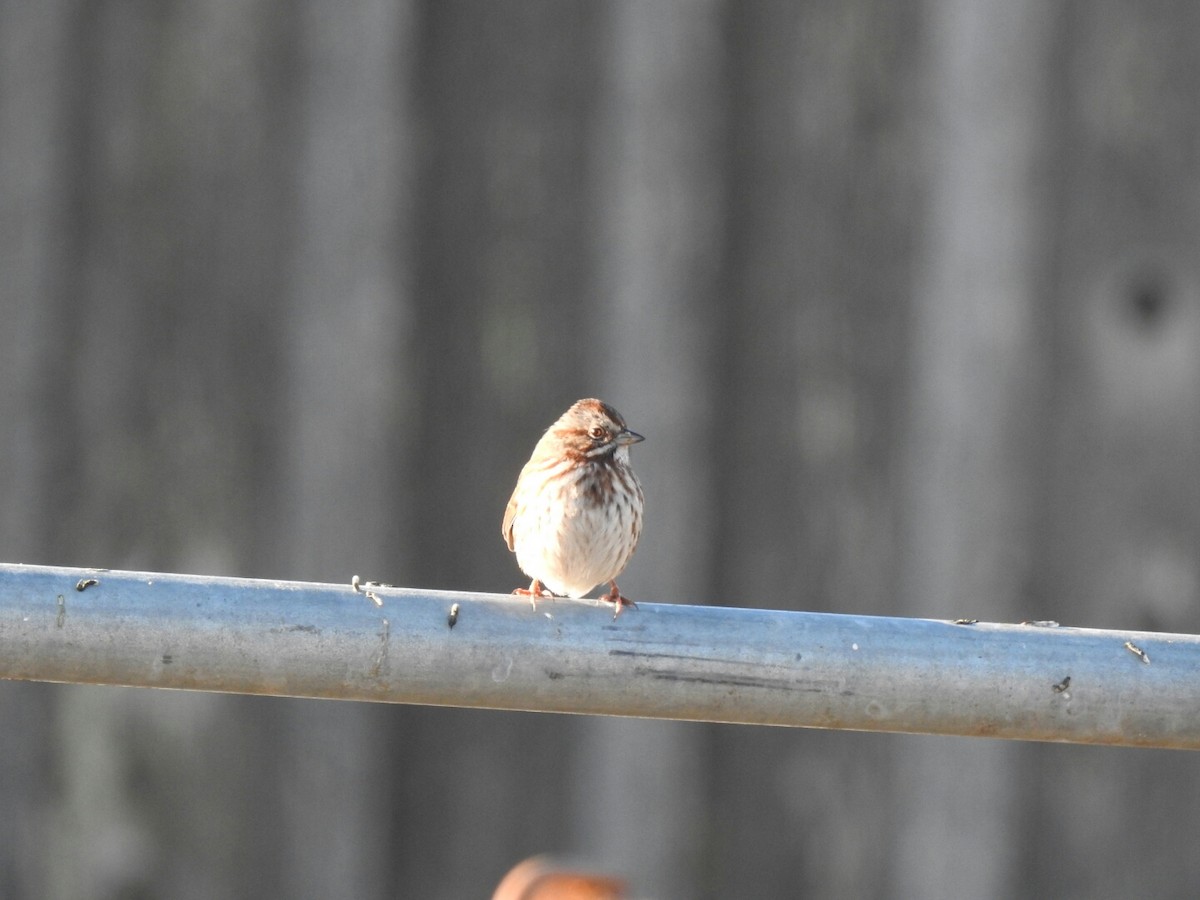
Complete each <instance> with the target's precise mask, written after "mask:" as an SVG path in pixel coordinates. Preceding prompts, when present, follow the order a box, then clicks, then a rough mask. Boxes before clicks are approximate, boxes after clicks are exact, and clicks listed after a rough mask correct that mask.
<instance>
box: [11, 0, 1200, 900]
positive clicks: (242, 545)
mask: <svg viewBox="0 0 1200 900" xmlns="http://www.w3.org/2000/svg"><path fill="white" fill-rule="evenodd" d="M1198 40H1200V7H1197V6H1196V5H1195V4H1189V3H1185V2H1182V0H1162V2H1155V3H1152V4H1148V5H1147V4H1140V5H1137V6H1136V7H1134V6H1131V5H1129V4H1123V3H1118V2H1115V0H1101V2H1090V3H1086V4H1085V3H1079V2H1063V3H1058V4H1039V3H1034V2H1017V3H1010V4H994V3H987V2H983V0H960V2H955V3H951V2H945V0H930V2H926V3H922V4H910V5H905V4H889V3H885V2H881V0H852V2H848V3H839V4H824V3H817V2H803V3H795V4H778V5H776V4H755V5H751V6H744V5H740V4H733V3H722V2H717V0H702V2H682V0H677V2H662V3H656V4H653V5H651V4H639V3H634V2H614V3H605V4H597V3H584V2H550V0H546V2H518V0H511V2H501V3H480V2H439V3H431V2H404V3H386V2H383V0H361V2H353V3H347V4H341V5H339V6H338V7H337V8H336V9H334V8H333V7H331V6H327V5H322V4H317V3H312V2H305V3H282V2H256V3H230V2H217V0H212V2H206V3H186V4H185V3H160V4H151V5H139V4H117V3H94V4H79V3H71V2H65V0H55V2H45V3H38V4H17V3H7V4H0V235H3V238H2V239H0V271H2V272H3V273H4V277H3V279H0V310H2V311H3V314H4V316H3V323H4V327H3V328H0V422H3V423H4V427H3V428H2V429H0V496H2V497H3V498H4V502H3V503H0V559H2V560H4V561H7V562H26V563H42V564H54V565H75V566H87V565H94V566H107V567H113V568H125V569H140V570H175V571H193V572H200V573H206V572H207V573H227V574H229V573H232V574H237V575H242V576H250V577H262V578H278V577H288V578H299V579H307V580H321V581H329V582H341V581H343V580H344V579H346V578H347V577H348V576H349V574H350V573H352V572H360V573H363V574H364V575H366V576H368V577H372V578H380V579H382V580H385V581H390V582H393V583H397V584H410V585H419V586H421V587H428V588H444V589H453V590H466V591H497V590H499V591H504V590H508V589H510V588H511V587H514V586H516V584H517V583H518V582H519V580H520V579H519V577H518V576H519V572H518V571H517V569H516V567H515V566H514V564H513V562H512V560H511V558H510V555H509V554H508V552H507V550H506V549H505V547H504V545H503V543H502V542H501V541H500V539H499V535H498V530H499V520H500V517H501V514H502V512H503V505H504V502H505V500H506V498H507V496H508V493H509V491H510V490H511V487H512V483H513V480H514V479H515V477H516V472H517V471H518V469H519V468H520V465H521V463H522V462H523V460H524V459H525V458H526V457H527V455H528V452H529V449H530V447H531V446H532V444H533V442H534V440H536V437H537V436H538V434H539V433H540V431H541V429H543V428H544V427H545V426H546V425H547V424H549V422H550V421H552V420H553V419H554V418H555V417H556V416H557V415H558V414H559V413H560V412H561V410H562V409H563V408H565V407H566V405H567V404H568V403H570V402H571V401H572V400H574V399H577V398H578V397H581V396H590V395H600V396H603V397H605V398H606V399H608V400H610V401H611V402H612V403H613V404H614V405H616V406H617V408H619V409H620V410H621V411H622V412H623V413H624V414H625V416H626V418H627V419H628V420H629V422H630V424H631V426H632V427H634V428H636V429H637V430H638V431H639V432H642V433H644V434H646V435H647V438H648V440H647V441H646V443H645V444H644V445H639V446H638V447H637V448H636V450H635V454H634V462H635V465H636V466H637V468H638V471H639V475H640V476H641V478H642V480H643V482H644V483H645V486H646V491H647V497H648V500H647V502H648V511H647V516H648V519H647V524H646V532H645V539H644V541H643V546H642V547H641V548H640V549H639V552H638V556H637V557H636V559H635V560H634V563H633V565H632V566H631V568H630V570H629V572H628V574H627V576H626V577H625V578H623V579H622V587H623V588H624V589H626V590H627V592H629V593H630V594H631V595H634V596H645V597H653V598H655V599H658V600H666V601H678V602H685V603H712V604H716V605H730V604H733V603H745V604H747V605H751V606H755V607H763V606H778V607H781V608H788V609H804V610H818V611H834V612H839V613H848V614H861V615H899V616H919V617H932V618H942V619H953V618H957V617H960V616H961V617H967V618H979V619H985V620H998V621H1020V620H1023V619H1056V620H1059V621H1062V622H1064V623H1072V624H1074V623H1086V624H1089V625H1094V626H1097V627H1102V628H1112V629H1124V630H1139V631H1162V632H1179V633H1197V632H1200V554H1198V553H1197V550H1196V548H1197V547H1198V546H1200V479H1197V478H1196V477H1195V473H1196V471H1197V469H1198V466H1200V404H1197V403H1196V399H1195V398H1196V397H1197V396H1200V270H1198V266H1197V262H1196V259H1197V255H1196V252H1195V248H1196V247H1197V246H1198V245H1200V203H1197V201H1196V197H1197V196H1198V191H1197V183H1198V180H1200V151H1198V148H1200V111H1198V108H1197V105H1196V104H1195V102H1194V100H1195V96H1196V93H1197V87H1198V86H1200V56H1198V55H1197V54H1196V53H1195V49H1194V48H1195V46H1196V45H1197V41H1198ZM0 720H2V721H3V722H4V723H5V727H4V728H2V729H0V755H2V756H3V758H4V759H5V761H6V765H5V766H4V767H3V768H2V769H0V805H2V806H3V808H4V809H5V811H6V815H5V816H4V817H3V818H2V819H0V895H2V896H4V897H14V898H20V897H38V896H55V897H62V898H72V897H89V898H95V897H118V896H129V895H131V894H138V895H142V896H170V897H180V898H187V897H211V896H222V897H258V896H263V895H273V896H289V897H329V896H355V897H364V898H367V897H384V896H411V897H423V898H461V897H466V896H479V895H482V894H484V893H486V891H487V890H489V889H490V888H491V886H493V885H494V884H495V883H496V882H497V881H498V879H499V878H500V876H501V875H502V874H503V873H504V872H505V871H506V870H507V869H508V868H510V867H511V865H512V864H513V862H515V861H516V860H519V859H522V858H525V857H527V856H530V855H531V854H533V853H538V852H553V853H567V854H574V855H578V854H580V853H585V852H586V853H587V854H588V855H589V856H590V858H591V859H592V860H594V862H595V863H596V866H597V868H598V869H600V870H602V871H615V872H622V873H626V874H629V875H630V876H631V877H632V878H634V879H635V880H636V883H637V884H638V886H639V889H640V890H643V891H644V892H645V893H646V894H647V895H651V896H655V897H660V898H675V897H678V898H684V897H687V898H694V897H701V898H703V897H714V898H715V897H727V896H756V897H780V898H782V897H793V896H797V895H802V894H805V893H811V894H814V895H824V896H830V895H841V896H889V895H891V896H923V897H937V896H972V897H1004V896H1011V895H1013V894H1015V893H1018V892H1020V893H1029V894H1031V895H1044V896H1050V895H1053V896H1080V897H1083V896H1098V895H1112V894H1118V893H1129V894H1134V893H1136V894H1139V895H1149V894H1155V895H1165V896H1169V895H1180V894H1182V893H1185V892H1186V891H1188V890H1189V889H1190V887H1191V886H1194V885H1195V884H1196V883H1198V882H1200V856H1197V855H1196V854H1195V853H1194V852H1193V843H1194V840H1193V835H1194V834H1195V833H1196V828H1197V826H1198V824H1200V823H1197V813H1196V811H1195V808H1196V804H1195V796H1196V792H1197V790H1198V780H1200V776H1198V775H1197V773H1196V771H1195V766H1194V765H1193V763H1192V761H1191V759H1190V758H1189V757H1186V756H1184V755H1170V754H1161V753H1154V752H1150V751H1146V752H1120V751H1113V750H1104V749H1099V748H1067V747H1057V746H1046V745H1018V744H1011V743H1002V742H986V741H984V742H964V741H953V740H949V739H942V738H929V737H903V736H889V737H881V736H870V735H861V734H850V733H822V732H795V731H788V730H773V729H747V728H736V727H718V726H707V725H693V724H685V723H664V722H636V721H622V720H609V719H581V718H575V717H551V716H530V715H523V714H517V713H496V712H483V711H469V710H442V709H420V708H392V707H382V706H378V705H366V704H316V703H312V702H308V701H302V700H280V701H268V700H262V699H256V698H236V697H216V696H207V695H199V694H195V695H192V694H187V695H185V694H181V695H166V694H160V693H158V692H136V691H125V690H117V689H104V688H86V687H77V688H75V687H72V688H68V687H60V686H50V685H39V684H4V685H0Z"/></svg>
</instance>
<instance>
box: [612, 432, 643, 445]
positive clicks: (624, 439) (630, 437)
mask: <svg viewBox="0 0 1200 900" xmlns="http://www.w3.org/2000/svg"><path fill="white" fill-rule="evenodd" d="M644 440H645V438H644V437H642V436H641V435H640V434H638V433H637V432H636V431H630V430H629V429H628V428H626V429H625V430H624V431H622V432H621V433H620V434H618V435H617V443H618V444H620V445H621V446H628V445H630V444H636V443H637V442H638V441H644Z"/></svg>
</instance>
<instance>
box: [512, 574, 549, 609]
mask: <svg viewBox="0 0 1200 900" xmlns="http://www.w3.org/2000/svg"><path fill="white" fill-rule="evenodd" d="M513 593H514V594H518V595H519V596H522V597H528V598H529V605H530V606H532V607H533V611H534V612H537V598H538V597H553V596H554V593H553V591H548V590H546V589H545V588H544V587H542V583H541V582H540V581H538V580H537V579H536V578H535V579H533V584H531V585H529V587H527V588H517V589H516V590H515V591H513Z"/></svg>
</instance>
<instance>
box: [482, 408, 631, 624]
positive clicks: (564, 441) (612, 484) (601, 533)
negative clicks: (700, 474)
mask: <svg viewBox="0 0 1200 900" xmlns="http://www.w3.org/2000/svg"><path fill="white" fill-rule="evenodd" d="M641 440H644V438H643V437H642V436H641V435H640V434H637V433H635V432H632V431H630V430H629V429H628V428H627V427H625V420H624V419H622V418H621V414H620V413H618V412H617V411H616V410H615V409H613V408H612V407H611V406H609V405H608V404H607V403H603V402H601V401H600V400H580V401H578V402H577V403H575V405H574V406H572V407H571V408H570V409H568V410H567V411H566V412H565V413H563V414H562V417H561V418H560V419H559V420H558V421H557V422H555V423H554V424H553V425H551V426H550V427H549V428H548V429H547V430H546V433H545V434H544V435H542V439H541V440H540V441H538V443H537V446H536V447H534V449H533V456H531V457H530V458H529V462H527V463H525V468H523V469H521V475H520V477H519V478H518V479H517V487H516V489H515V490H514V491H513V494H512V497H511V499H509V501H508V509H506V510H505V511H504V524H503V525H502V526H501V528H500V533H501V534H503V535H504V540H505V541H507V542H508V549H509V550H513V551H515V552H516V554H517V565H519V566H520V567H521V570H522V571H523V572H524V573H525V574H526V575H528V576H529V577H530V578H532V579H533V584H531V585H530V586H529V589H528V590H526V589H524V588H519V589H518V590H516V591H514V593H518V594H528V595H529V601H530V602H531V603H532V604H533V608H534V609H537V598H538V597H541V596H546V595H547V594H548V595H549V596H551V597H553V596H555V595H556V594H559V595H565V596H567V597H582V596H583V595H584V594H586V593H587V592H588V591H590V590H591V589H592V588H594V587H595V586H596V585H597V584H601V583H603V582H605V581H607V582H608V584H609V588H610V589H609V592H608V593H607V594H605V595H604V596H603V597H601V598H600V599H602V600H607V601H608V602H610V603H613V604H615V607H616V608H615V610H614V612H613V618H614V619H615V618H616V617H617V616H618V615H619V614H620V612H621V610H622V608H623V607H625V606H636V604H635V603H633V601H631V600H629V599H628V598H627V597H623V596H621V592H620V590H619V589H618V588H617V581H616V578H617V576H618V575H620V574H621V573H622V572H623V571H624V570H625V566H626V565H628V563H629V558H630V557H631V556H633V551H634V549H635V548H636V547H637V542H638V537H639V536H640V535H641V533H642V505H643V498H642V485H641V484H640V483H639V482H638V479H637V476H636V475H634V474H633V469H632V468H631V467H630V465H629V445H630V444H636V443H637V442H638V441H641Z"/></svg>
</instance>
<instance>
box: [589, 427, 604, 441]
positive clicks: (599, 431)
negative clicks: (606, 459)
mask: <svg viewBox="0 0 1200 900" xmlns="http://www.w3.org/2000/svg"><path fill="white" fill-rule="evenodd" d="M588 434H590V435H591V436H592V440H596V441H598V440H600V438H602V437H604V435H605V434H607V432H606V431H605V430H604V426H603V425H593V426H592V429H591V431H589V432H588Z"/></svg>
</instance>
